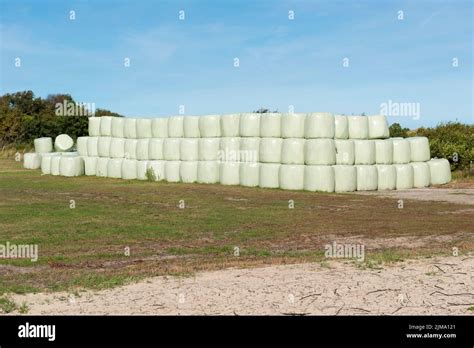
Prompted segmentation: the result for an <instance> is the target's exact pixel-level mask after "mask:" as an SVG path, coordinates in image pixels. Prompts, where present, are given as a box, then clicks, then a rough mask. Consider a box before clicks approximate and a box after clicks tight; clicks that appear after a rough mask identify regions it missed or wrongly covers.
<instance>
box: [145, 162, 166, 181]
mask: <svg viewBox="0 0 474 348" xmlns="http://www.w3.org/2000/svg"><path fill="white" fill-rule="evenodd" d="M165 163H166V161H162V160H156V161H148V163H147V165H148V168H147V170H148V173H149V175H150V179H153V180H154V181H162V180H165Z"/></svg>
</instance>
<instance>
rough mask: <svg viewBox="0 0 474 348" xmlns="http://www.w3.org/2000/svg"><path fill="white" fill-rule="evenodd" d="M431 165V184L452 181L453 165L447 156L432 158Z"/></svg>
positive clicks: (429, 163) (429, 162)
mask: <svg viewBox="0 0 474 348" xmlns="http://www.w3.org/2000/svg"><path fill="white" fill-rule="evenodd" d="M427 163H428V165H429V166H430V177H431V179H430V180H431V185H443V184H447V183H448V182H450V181H451V165H450V164H449V161H448V160H447V159H445V158H440V159H432V160H430V161H428V162H427Z"/></svg>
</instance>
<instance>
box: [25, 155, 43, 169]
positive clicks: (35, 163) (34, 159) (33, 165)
mask: <svg viewBox="0 0 474 348" xmlns="http://www.w3.org/2000/svg"><path fill="white" fill-rule="evenodd" d="M40 167H41V154H39V153H36V152H27V153H25V154H24V155H23V168H26V169H39V168H40Z"/></svg>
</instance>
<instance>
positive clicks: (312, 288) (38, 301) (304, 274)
mask: <svg viewBox="0 0 474 348" xmlns="http://www.w3.org/2000/svg"><path fill="white" fill-rule="evenodd" d="M473 269H474V253H473V254H469V255H464V256H457V257H454V256H451V257H434V258H429V259H418V260H408V261H405V262H401V263H397V264H394V265H390V266H386V267H384V269H361V268H358V267H356V266H355V265H354V264H353V263H352V262H349V261H344V260H333V261H331V262H329V263H328V266H326V265H321V264H297V265H283V266H272V267H264V268H255V269H228V270H222V271H216V272H206V273H200V274H197V275H196V276H195V277H190V278H175V277H156V278H151V279H148V280H145V281H142V282H140V283H137V284H131V285H126V286H123V287H119V288H114V289H109V290H104V291H99V292H92V291H87V292H81V293H80V296H78V295H76V296H74V295H72V294H69V293H64V292H63V293H54V294H44V293H40V294H29V295H15V296H14V297H13V299H14V300H15V302H17V303H22V302H23V301H24V302H26V303H27V304H28V306H29V307H30V311H29V314H112V315H113V314H173V315H174V314H182V315H193V314H230V315H251V314H256V315H258V314H277V315H282V314H287V315H291V314H294V315H304V314H322V315H334V314H340V315H342V314H393V313H395V314H397V315H404V314H474V312H473V311H471V310H468V308H469V307H472V306H474V285H473V284H474V273H473Z"/></svg>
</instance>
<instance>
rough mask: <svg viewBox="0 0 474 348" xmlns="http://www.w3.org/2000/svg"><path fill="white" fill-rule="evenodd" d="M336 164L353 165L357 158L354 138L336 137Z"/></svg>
mask: <svg viewBox="0 0 474 348" xmlns="http://www.w3.org/2000/svg"><path fill="white" fill-rule="evenodd" d="M334 145H335V147H336V164H345V165H353V164H354V160H355V150H354V140H352V139H336V140H334Z"/></svg>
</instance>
